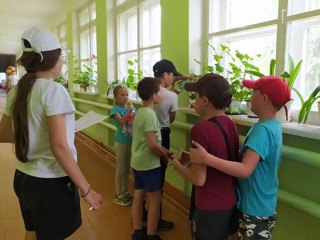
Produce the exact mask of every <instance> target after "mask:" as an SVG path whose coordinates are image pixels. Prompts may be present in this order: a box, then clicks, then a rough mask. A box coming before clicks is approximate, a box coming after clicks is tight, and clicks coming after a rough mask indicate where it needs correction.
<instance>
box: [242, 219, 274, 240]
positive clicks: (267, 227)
mask: <svg viewBox="0 0 320 240" xmlns="http://www.w3.org/2000/svg"><path fill="white" fill-rule="evenodd" d="M275 224H276V214H274V215H272V216H270V217H256V216H251V215H247V214H245V213H241V214H240V221H239V232H238V239H239V240H244V239H245V240H255V239H261V240H262V239H263V240H270V239H271V238H272V231H273V229H274V227H275Z"/></svg>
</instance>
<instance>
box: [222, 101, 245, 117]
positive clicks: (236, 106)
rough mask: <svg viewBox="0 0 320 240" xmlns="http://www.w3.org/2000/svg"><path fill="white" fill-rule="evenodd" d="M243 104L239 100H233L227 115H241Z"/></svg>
mask: <svg viewBox="0 0 320 240" xmlns="http://www.w3.org/2000/svg"><path fill="white" fill-rule="evenodd" d="M242 110H243V108H242V102H241V101H237V100H232V102H231V103H230V105H229V107H228V108H227V111H226V112H227V114H231V115H240V114H241V113H242Z"/></svg>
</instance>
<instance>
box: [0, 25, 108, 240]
mask: <svg viewBox="0 0 320 240" xmlns="http://www.w3.org/2000/svg"><path fill="white" fill-rule="evenodd" d="M22 50H23V54H22V56H21V58H20V59H19V60H18V63H19V64H21V65H22V66H23V67H24V68H25V70H26V74H25V75H24V76H23V77H22V78H21V79H20V81H19V83H18V85H17V87H15V88H13V89H12V90H11V91H10V92H9V94H8V98H7V105H6V108H5V112H4V115H3V118H2V120H1V123H0V142H13V143H15V154H16V157H17V159H18V161H17V167H16V172H15V175H14V190H15V193H16V195H17V197H18V200H19V204H20V208H21V213H22V217H23V220H24V225H25V229H26V234H25V240H33V239H37V240H51V239H52V240H58V239H59V240H60V239H65V238H67V237H68V236H70V235H71V234H72V233H73V232H74V231H75V230H76V229H78V228H79V226H80V225H81V213H80V200H79V193H78V189H79V191H80V194H81V197H83V199H84V200H85V201H86V202H87V203H88V204H89V205H90V206H91V209H98V208H100V206H101V204H102V198H101V196H100V195H99V194H98V193H96V192H95V191H94V190H93V189H92V188H91V186H90V184H89V183H88V182H87V180H86V178H85V177H84V176H83V174H82V172H81V170H80V168H79V166H78V165H77V160H76V159H77V152H76V149H75V146H74V136H75V134H74V127H75V122H74V114H75V108H74V106H73V104H72V102H71V99H70V97H69V95H68V92H67V91H66V89H65V88H64V87H63V86H62V85H60V84H58V83H55V82H54V81H52V80H53V79H55V78H56V77H57V76H58V75H59V74H60V72H61V69H62V65H63V63H64V61H63V56H62V55H61V52H62V47H61V45H60V43H59V40H58V38H57V36H56V35H55V34H54V33H52V32H49V31H46V30H40V29H37V28H32V29H29V30H27V31H26V32H25V33H24V34H23V36H22ZM12 129H13V130H12Z"/></svg>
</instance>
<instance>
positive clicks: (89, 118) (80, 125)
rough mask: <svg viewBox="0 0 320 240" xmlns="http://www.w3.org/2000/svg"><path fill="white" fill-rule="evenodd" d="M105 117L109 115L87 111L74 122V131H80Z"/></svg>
mask: <svg viewBox="0 0 320 240" xmlns="http://www.w3.org/2000/svg"><path fill="white" fill-rule="evenodd" d="M107 117H109V116H105V115H101V114H98V113H95V112H93V111H89V112H87V113H86V114H85V115H83V116H82V117H81V118H79V119H78V120H77V121H76V122H75V132H78V131H81V130H83V129H85V128H87V127H90V126H92V125H94V124H96V123H98V122H101V121H103V120H104V119H106V118H107Z"/></svg>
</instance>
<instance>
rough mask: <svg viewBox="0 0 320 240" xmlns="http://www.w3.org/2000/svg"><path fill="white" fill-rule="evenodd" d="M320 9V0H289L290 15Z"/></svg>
mask: <svg viewBox="0 0 320 240" xmlns="http://www.w3.org/2000/svg"><path fill="white" fill-rule="evenodd" d="M317 9H320V0H289V2H288V15H294V14H298V13H304V12H308V11H313V10H317Z"/></svg>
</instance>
